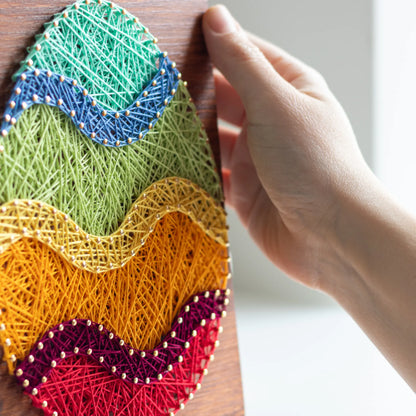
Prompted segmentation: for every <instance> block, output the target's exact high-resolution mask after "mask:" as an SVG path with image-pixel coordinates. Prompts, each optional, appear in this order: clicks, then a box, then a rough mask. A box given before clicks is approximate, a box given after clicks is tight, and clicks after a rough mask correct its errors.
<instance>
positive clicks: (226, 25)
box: [205, 5, 236, 35]
mask: <svg viewBox="0 0 416 416" xmlns="http://www.w3.org/2000/svg"><path fill="white" fill-rule="evenodd" d="M205 19H206V22H207V24H208V26H209V27H210V28H211V30H212V31H213V32H216V33H219V34H222V35H224V34H226V33H231V32H234V31H235V29H236V25H235V20H234V18H233V17H232V16H231V13H230V12H229V11H228V9H227V8H226V7H225V6H223V5H218V6H214V7H211V8H210V9H208V11H207V12H206V13H205Z"/></svg>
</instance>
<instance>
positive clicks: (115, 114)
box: [1, 54, 180, 147]
mask: <svg viewBox="0 0 416 416" xmlns="http://www.w3.org/2000/svg"><path fill="white" fill-rule="evenodd" d="M179 79H180V72H179V71H178V70H177V69H176V67H175V64H173V63H172V62H171V61H170V60H169V58H167V57H166V56H164V55H163V54H161V55H160V64H159V71H158V73H157V74H156V75H155V77H154V78H153V79H152V80H151V81H150V82H149V84H148V85H147V87H146V88H145V89H144V90H143V91H142V92H141V94H140V95H139V97H137V100H135V102H133V103H132V104H131V105H130V106H129V107H127V108H125V109H123V110H120V111H112V110H106V109H105V108H104V107H102V106H101V105H100V104H99V103H97V102H96V101H95V100H94V99H93V98H92V97H91V96H90V95H89V94H88V92H87V91H86V90H85V89H84V88H83V87H82V86H81V85H77V82H76V81H75V80H73V79H71V78H66V77H63V76H62V75H60V74H57V73H54V72H51V71H48V70H44V69H32V70H29V71H26V72H23V73H22V74H21V75H20V78H19V80H18V81H17V82H16V84H15V89H14V93H13V94H12V96H11V98H10V100H9V101H8V103H7V108H6V111H5V114H4V120H3V122H2V124H1V134H2V135H3V136H6V135H7V134H8V132H9V131H10V129H11V127H12V126H13V125H14V124H16V122H17V120H18V119H19V117H20V116H21V114H22V113H23V112H24V111H25V110H26V109H28V108H30V107H31V106H32V105H34V104H46V105H49V106H52V107H58V108H59V109H60V110H61V111H63V112H64V113H65V114H66V115H67V116H68V117H70V119H71V121H72V122H73V123H74V124H75V126H76V127H77V128H78V130H79V131H80V132H81V133H83V134H85V135H86V136H88V137H90V138H91V140H93V141H94V142H96V143H99V144H102V145H105V146H111V147H116V146H117V147H118V146H120V147H121V146H125V145H127V144H131V143H134V142H136V141H137V140H139V139H141V138H143V137H144V136H145V135H146V133H147V132H148V131H149V130H150V129H152V128H153V126H154V125H155V123H156V122H157V120H158V119H159V118H160V117H161V116H162V114H163V111H164V109H165V108H166V106H167V105H168V104H169V102H170V101H171V100H172V97H173V96H174V95H175V92H176V90H177V87H178V83H179Z"/></svg>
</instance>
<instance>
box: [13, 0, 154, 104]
mask: <svg viewBox="0 0 416 416" xmlns="http://www.w3.org/2000/svg"><path fill="white" fill-rule="evenodd" d="M87 3H88V4H87ZM159 56H160V50H159V48H158V47H157V38H155V37H154V36H153V35H152V34H150V33H149V31H148V29H147V28H146V27H144V26H143V25H142V24H141V23H140V22H139V20H138V19H137V17H134V16H132V15H131V14H130V13H128V12H127V11H126V10H125V9H122V8H121V7H119V6H117V5H116V4H114V3H111V2H109V1H98V0H94V1H88V2H85V1H78V2H76V3H74V4H71V5H70V6H68V7H67V8H66V9H65V10H64V11H63V12H61V13H58V14H56V15H55V16H54V18H53V20H52V21H51V22H48V23H46V24H45V30H44V32H43V33H42V34H40V35H38V36H36V42H35V44H34V45H33V46H32V48H31V49H30V50H29V54H28V55H27V57H26V59H25V61H23V62H22V65H21V67H20V69H19V71H18V72H17V73H16V75H15V79H17V77H18V76H20V75H21V74H22V72H25V71H27V70H28V69H32V68H38V69H46V70H48V69H49V70H50V71H53V72H56V73H58V74H62V75H64V76H65V77H69V78H72V79H76V80H77V81H78V82H79V84H81V85H83V86H84V88H86V89H87V90H88V91H89V93H90V95H91V96H92V98H93V99H95V100H96V101H97V102H98V103H100V104H101V105H102V106H103V107H105V108H108V109H111V110H113V111H117V110H120V109H122V108H125V107H128V106H129V105H130V104H131V103H132V102H133V100H135V99H136V97H137V96H138V95H139V93H140V92H141V90H142V89H143V87H144V86H145V85H146V84H147V83H148V82H149V81H150V80H151V79H152V78H153V77H154V76H155V74H156V73H157V70H158V68H157V62H158V58H159Z"/></svg>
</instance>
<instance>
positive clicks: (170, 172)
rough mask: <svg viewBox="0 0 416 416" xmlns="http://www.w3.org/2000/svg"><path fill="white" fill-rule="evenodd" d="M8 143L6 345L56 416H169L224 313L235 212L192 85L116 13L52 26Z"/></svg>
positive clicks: (0, 219) (83, 7) (96, 1)
mask: <svg viewBox="0 0 416 416" xmlns="http://www.w3.org/2000/svg"><path fill="white" fill-rule="evenodd" d="M14 81H15V85H14V88H13V93H12V95H11V97H10V99H9V101H8V103H7V108H6V110H5V113H4V116H3V120H2V122H1V128H0V131H1V136H0V178H1V179H0V343H1V345H2V347H3V349H4V357H3V359H4V360H5V361H7V364H8V368H9V371H10V373H14V374H15V375H16V380H17V382H18V383H19V384H21V385H22V388H23V391H24V393H25V394H27V395H28V396H30V398H31V399H32V403H33V405H34V406H36V407H39V408H41V409H43V411H44V413H45V415H49V416H58V415H80V414H82V415H140V416H151V415H169V416H172V415H174V414H176V412H178V411H180V410H181V409H183V408H184V406H185V404H186V402H187V401H188V400H190V399H192V398H193V397H194V393H195V391H197V390H199V389H200V387H201V382H202V378H203V376H204V375H206V374H207V372H208V370H207V366H208V363H209V361H210V360H212V359H213V352H214V350H215V348H216V347H217V346H218V334H219V333H220V332H221V331H222V327H221V319H222V318H223V317H224V316H226V310H225V309H226V305H227V304H228V295H229V290H228V289H226V286H227V280H228V279H229V278H230V272H229V261H230V258H229V254H228V242H227V225H226V214H225V211H224V209H223V205H222V191H221V181H220V178H219V175H218V173H217V170H216V164H215V161H214V159H213V155H212V150H211V147H210V144H209V140H208V138H207V136H206V133H205V130H204V128H203V126H202V123H201V121H200V120H199V118H198V116H197V113H196V108H195V106H194V104H193V102H192V99H191V97H190V95H189V92H188V90H187V85H186V82H184V81H182V77H181V73H180V72H179V71H178V69H177V68H176V65H175V63H174V62H173V61H171V60H170V58H169V57H168V55H167V53H166V52H161V51H160V50H159V48H158V47H157V38H155V37H154V36H153V35H151V34H150V33H149V30H148V29H147V28H146V27H144V26H143V25H142V24H141V23H140V22H139V20H138V19H137V18H136V17H134V16H132V15H130V14H129V13H128V12H127V11H126V10H124V9H122V8H120V7H118V6H117V5H115V4H114V3H111V2H108V1H104V0H82V1H78V2H76V3H75V4H73V5H71V6H68V7H67V8H66V9H65V10H64V11H63V12H62V13H60V14H57V15H56V16H54V18H53V20H52V21H51V22H50V23H48V24H46V25H45V30H44V32H43V33H42V34H40V35H38V36H37V37H36V42H35V45H33V47H32V48H30V49H29V53H28V56H27V57H26V59H25V60H24V61H23V62H22V64H21V67H20V69H19V71H18V72H17V73H16V74H15V75H14Z"/></svg>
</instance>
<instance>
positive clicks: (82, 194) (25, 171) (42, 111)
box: [0, 83, 222, 235]
mask: <svg viewBox="0 0 416 416" xmlns="http://www.w3.org/2000/svg"><path fill="white" fill-rule="evenodd" d="M1 150H3V152H1ZM214 166H215V163H214V161H213V159H212V152H211V149H210V146H209V142H208V141H207V138H206V134H205V132H204V131H203V129H202V125H201V121H200V120H199V119H198V117H197V115H196V111H195V106H194V105H193V103H191V102H189V93H188V91H187V90H186V88H185V87H184V86H183V83H180V85H179V87H178V91H177V93H176V94H175V97H173V99H172V101H171V102H170V104H169V105H168V106H167V108H166V109H165V112H164V114H163V116H162V117H161V118H160V120H159V121H158V123H156V125H155V127H154V128H153V129H152V130H151V131H150V132H149V133H148V134H147V135H146V137H144V138H143V139H142V140H140V141H139V142H136V143H134V144H132V145H130V146H124V147H122V148H109V147H104V146H101V145H98V144H96V143H93V142H92V141H91V140H90V139H87V138H85V136H83V135H82V134H81V133H80V132H79V131H78V130H77V129H76V127H75V126H74V125H73V124H72V123H71V121H70V120H69V119H68V117H67V116H66V115H65V114H63V113H62V112H61V111H59V110H58V109H57V108H52V107H48V106H46V105H36V106H33V107H31V108H30V109H29V110H27V111H25V112H24V113H23V114H22V116H21V117H20V119H19V121H18V122H17V124H16V125H15V126H14V127H13V129H11V131H10V133H9V135H8V137H6V138H3V137H1V136H0V177H1V178H2V180H1V181H0V203H6V202H9V201H12V200H15V199H33V200H40V201H42V202H44V203H47V204H49V205H52V206H54V207H55V208H56V209H58V210H60V211H62V212H65V214H67V215H68V216H70V217H71V218H72V219H73V220H74V221H75V222H76V223H77V224H78V225H79V226H80V227H81V228H82V229H83V230H85V231H86V232H87V233H89V234H95V235H108V234H111V233H113V232H114V231H115V230H116V229H117V228H118V227H119V226H120V224H121V222H122V221H123V220H124V218H125V217H126V215H127V212H128V211H129V209H130V208H131V206H132V204H133V203H134V201H135V200H136V199H137V198H138V197H139V196H140V194H141V193H142V192H144V190H145V189H146V188H148V187H149V186H150V185H152V184H153V182H155V181H157V180H160V179H162V178H166V177H170V176H178V177H182V178H187V179H189V180H191V181H192V182H194V183H195V184H197V185H199V186H200V187H202V188H203V189H204V190H206V191H207V192H209V193H210V195H211V196H212V197H213V198H215V199H216V200H218V201H220V200H222V192H221V185H220V181H219V177H218V174H217V172H216V171H215V168H214ZM86 207H88V209H86Z"/></svg>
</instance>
